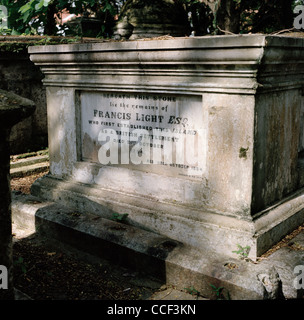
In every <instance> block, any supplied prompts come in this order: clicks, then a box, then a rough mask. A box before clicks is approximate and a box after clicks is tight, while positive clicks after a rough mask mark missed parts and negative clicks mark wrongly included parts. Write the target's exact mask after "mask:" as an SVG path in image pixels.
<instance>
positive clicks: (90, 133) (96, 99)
mask: <svg viewBox="0 0 304 320" xmlns="http://www.w3.org/2000/svg"><path fill="white" fill-rule="evenodd" d="M80 113H81V156H82V161H89V162H95V163H99V164H101V165H115V166H117V165H118V166H128V167H129V168H132V169H136V170H144V171H149V172H154V173H160V174H165V175H174V176H175V175H179V176H186V177H188V178H189V177H194V178H197V177H200V176H202V174H203V173H204V171H205V158H206V156H205V155H206V150H205V149H206V137H205V135H206V133H205V129H204V125H203V116H202V114H203V113H202V96H201V95H165V94H150V93H149V94H148V93H110V92H81V93H80Z"/></svg>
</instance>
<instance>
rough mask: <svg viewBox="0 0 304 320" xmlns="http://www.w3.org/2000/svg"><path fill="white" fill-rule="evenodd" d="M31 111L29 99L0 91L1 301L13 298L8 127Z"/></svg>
mask: <svg viewBox="0 0 304 320" xmlns="http://www.w3.org/2000/svg"><path fill="white" fill-rule="evenodd" d="M34 110H35V105H34V103H33V102H32V101H30V100H28V99H24V98H21V97H20V96H17V95H15V94H13V93H10V92H7V91H3V90H0V154H1V157H0V186H1V188H0V202H1V206H0V265H1V266H4V267H5V268H6V270H7V271H8V281H7V288H4V287H3V286H2V287H1V289H0V300H8V299H14V289H13V270H12V268H13V262H12V231H11V230H12V226H11V222H12V219H11V192H10V178H9V172H10V143H9V137H10V130H11V128H12V126H13V125H15V124H17V123H18V122H19V121H21V120H23V119H24V118H26V117H28V116H30V115H31V114H32V113H33V112H34ZM4 270H5V269H4ZM2 285H3V283H2ZM5 287H6V286H5Z"/></svg>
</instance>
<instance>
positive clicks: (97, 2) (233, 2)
mask: <svg viewBox="0 0 304 320" xmlns="http://www.w3.org/2000/svg"><path fill="white" fill-rule="evenodd" d="M176 1H180V2H182V3H183V5H184V7H185V8H186V10H187V12H188V16H189V19H190V22H191V25H192V30H193V31H194V33H195V35H196V36H200V35H205V34H216V33H220V30H222V29H224V30H223V31H230V32H234V33H249V32H252V33H256V32H263V33H271V32H274V31H277V30H282V29H285V28H291V27H292V23H293V18H294V17H293V13H292V10H293V8H294V7H295V6H296V5H299V4H303V2H304V1H303V0H268V1H264V0H213V1H211V0H176ZM124 2H125V0H84V1H80V0H14V1H11V0H0V5H4V6H5V7H6V8H7V9H8V12H9V16H8V28H4V29H3V28H2V29H0V34H11V35H19V34H27V35H29V34H39V35H42V34H44V35H78V36H94V37H95V36H96V37H110V36H111V32H112V29H113V26H114V18H115V16H116V15H117V14H118V13H119V9H120V8H121V7H122V5H123V4H124ZM210 3H212V6H213V8H212V10H211V9H210V8H211V7H209V6H208V5H207V4H210ZM63 12H69V13H71V14H75V15H76V17H77V18H76V19H75V21H73V22H72V23H71V24H69V25H67V24H65V25H64V26H62V24H60V21H61V19H62V14H63ZM85 18H96V19H98V20H99V21H100V23H101V24H100V25H98V26H97V29H98V32H97V33H96V32H95V33H86V31H85V25H84V22H85ZM76 25H77V26H78V29H77V28H76V29H75V26H76ZM88 29H92V27H91V26H89V27H88ZM75 30H76V31H75ZM73 32H74V34H73Z"/></svg>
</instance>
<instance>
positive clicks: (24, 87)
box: [0, 36, 47, 154]
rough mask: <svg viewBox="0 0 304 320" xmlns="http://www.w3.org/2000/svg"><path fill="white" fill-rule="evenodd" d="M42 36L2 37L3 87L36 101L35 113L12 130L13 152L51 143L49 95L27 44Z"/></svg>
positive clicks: (0, 84)
mask: <svg viewBox="0 0 304 320" xmlns="http://www.w3.org/2000/svg"><path fill="white" fill-rule="evenodd" d="M38 40H40V41H41V39H40V38H38V37H12V36H9V37H4V36H0V41H1V48H0V50H1V54H0V89H3V90H6V91H12V92H14V93H16V94H18V95H20V96H22V97H25V98H28V99H30V100H32V101H34V102H35V104H36V110H35V112H34V113H33V115H32V116H30V117H28V118H26V119H23V120H22V121H20V122H19V123H18V124H16V125H15V126H14V127H13V128H12V130H11V133H10V148H11V153H13V154H19V153H22V152H27V151H28V150H29V149H31V148H33V147H36V146H37V145H38V146H39V148H40V147H42V146H46V145H47V115H46V95H45V88H44V87H43V84H42V79H43V75H42V73H41V71H40V70H39V68H37V67H36V66H35V65H34V64H33V63H32V62H31V61H30V59H29V55H28V53H27V50H26V49H25V48H26V45H28V44H29V43H33V42H34V41H38Z"/></svg>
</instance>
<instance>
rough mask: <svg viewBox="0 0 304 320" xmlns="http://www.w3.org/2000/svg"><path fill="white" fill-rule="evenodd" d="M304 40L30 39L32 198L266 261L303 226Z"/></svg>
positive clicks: (204, 247) (251, 37)
mask: <svg viewBox="0 0 304 320" xmlns="http://www.w3.org/2000/svg"><path fill="white" fill-rule="evenodd" d="M303 46H304V40H303V39H296V38H288V37H279V36H264V35H244V36H241V35H240V36H213V37H201V38H176V39H172V40H157V41H155V40H153V41H132V42H113V43H112V42H105V43H94V44H73V45H72V44H71V45H59V46H41V47H31V48H30V54H31V59H32V61H33V62H34V63H35V64H37V65H39V66H40V67H41V69H42V71H43V73H44V74H45V79H44V84H45V86H46V89H47V104H48V125H49V151H50V174H49V175H47V176H46V177H44V178H42V179H40V180H38V181H37V182H35V184H34V185H33V187H32V193H33V194H34V195H36V196H39V197H41V198H44V199H49V200H52V201H57V202H59V203H62V204H65V205H67V206H70V207H73V208H75V209H77V210H78V211H81V212H84V213H85V212H91V213H94V214H97V215H100V216H101V217H104V218H111V216H112V214H113V213H114V212H116V213H117V212H118V213H121V214H123V213H128V214H129V215H128V222H129V223H130V224H132V225H134V226H137V227H139V228H143V229H147V230H150V231H153V232H156V233H159V234H162V235H165V236H167V237H169V238H172V239H174V240H177V241H180V242H182V243H185V244H187V245H190V246H192V247H193V248H196V249H197V250H199V251H200V250H208V251H212V252H215V253H218V254H221V253H222V254H226V255H232V256H233V255H234V256H235V253H232V252H233V251H236V250H237V249H238V245H240V246H241V247H243V248H245V247H247V248H248V247H249V248H250V250H249V257H251V258H252V259H254V258H256V257H257V256H260V255H261V254H262V253H264V252H265V251H266V250H268V249H269V248H270V247H271V246H273V245H274V244H275V243H276V242H278V241H279V240H280V239H281V238H282V237H283V236H285V235H286V234H287V233H289V232H290V231H292V230H293V229H294V228H296V227H297V226H298V225H299V224H301V223H303V222H304V214H303V209H304V201H303V199H304V193H303V183H304V179H303V177H304V175H303V169H302V168H301V165H300V164H301V161H302V160H301V159H302V158H301V154H302V150H303V146H304V142H303V141H304V140H303V123H304V122H303V121H304V118H303V84H304V80H303V71H304V70H303V69H304V67H303V66H304V64H303V61H304V53H303ZM92 223H94V222H92Z"/></svg>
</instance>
